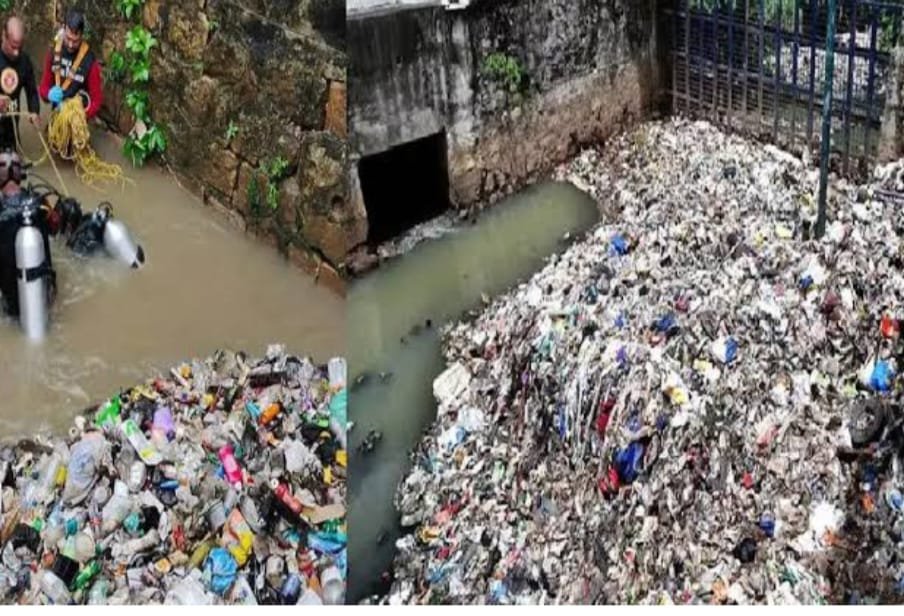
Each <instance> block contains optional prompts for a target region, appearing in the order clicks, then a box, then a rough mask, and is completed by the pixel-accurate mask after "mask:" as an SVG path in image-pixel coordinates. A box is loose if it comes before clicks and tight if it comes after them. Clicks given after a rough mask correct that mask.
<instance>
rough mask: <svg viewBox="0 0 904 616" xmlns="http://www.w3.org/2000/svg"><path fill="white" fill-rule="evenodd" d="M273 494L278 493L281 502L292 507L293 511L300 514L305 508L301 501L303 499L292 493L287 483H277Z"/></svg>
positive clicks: (277, 496)
mask: <svg viewBox="0 0 904 616" xmlns="http://www.w3.org/2000/svg"><path fill="white" fill-rule="evenodd" d="M274 482H275V480H274ZM273 494H275V495H276V498H278V499H279V501H280V502H281V503H283V504H284V505H285V506H286V507H288V508H289V509H291V510H292V512H293V513H296V514H299V513H301V510H302V509H303V508H304V505H303V504H302V503H301V501H300V500H298V499H297V498H295V497H294V496H293V495H292V493H291V492H290V491H289V488H288V486H286V485H285V484H282V483H277V484H276V486H275V487H274V488H273Z"/></svg>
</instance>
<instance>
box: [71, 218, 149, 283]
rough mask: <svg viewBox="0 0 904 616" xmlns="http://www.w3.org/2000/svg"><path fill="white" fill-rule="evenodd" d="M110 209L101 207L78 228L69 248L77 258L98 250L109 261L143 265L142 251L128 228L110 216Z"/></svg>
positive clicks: (136, 266)
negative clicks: (107, 256) (104, 254)
mask: <svg viewBox="0 0 904 616" xmlns="http://www.w3.org/2000/svg"><path fill="white" fill-rule="evenodd" d="M111 210H112V206H111V205H110V204H109V203H101V204H100V205H99V206H97V209H96V210H94V212H92V213H91V214H89V215H88V216H86V217H85V218H84V220H82V222H81V224H79V226H78V229H76V230H75V232H74V233H73V234H72V235H71V236H70V238H69V242H68V245H69V247H70V248H71V249H72V250H73V251H75V252H76V253H77V254H81V255H86V256H87V255H90V254H93V253H95V252H96V251H97V250H98V249H99V248H100V247H101V246H103V248H104V250H105V251H106V252H107V254H109V255H110V256H111V257H113V258H114V259H116V260H117V261H120V262H122V263H125V264H126V265H128V266H129V267H132V268H138V267H141V266H142V265H144V249H142V247H141V246H139V245H138V244H137V243H136V242H135V240H134V239H132V235H131V233H129V230H128V228H126V226H125V224H123V223H122V222H121V221H119V220H116V219H114V218H113V217H112V214H111Z"/></svg>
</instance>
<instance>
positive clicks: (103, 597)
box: [76, 578, 110, 605]
mask: <svg viewBox="0 0 904 616" xmlns="http://www.w3.org/2000/svg"><path fill="white" fill-rule="evenodd" d="M76 583H78V578H76ZM109 592H110V581H109V580H108V579H107V578H99V579H98V580H97V581H96V582H94V584H92V585H91V590H89V591H88V605H106V604H107V595H108V594H109Z"/></svg>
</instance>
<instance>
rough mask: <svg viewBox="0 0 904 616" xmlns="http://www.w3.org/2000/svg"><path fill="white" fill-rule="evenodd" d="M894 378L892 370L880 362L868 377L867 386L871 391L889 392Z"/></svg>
mask: <svg viewBox="0 0 904 616" xmlns="http://www.w3.org/2000/svg"><path fill="white" fill-rule="evenodd" d="M894 378H895V373H894V370H892V369H891V366H890V365H889V364H888V362H887V361H882V360H880V361H877V362H876V365H875V366H874V367H873V372H872V374H871V375H870V377H869V386H870V387H871V388H872V389H873V391H881V392H885V391H889V390H890V389H891V382H892V380H893V379H894Z"/></svg>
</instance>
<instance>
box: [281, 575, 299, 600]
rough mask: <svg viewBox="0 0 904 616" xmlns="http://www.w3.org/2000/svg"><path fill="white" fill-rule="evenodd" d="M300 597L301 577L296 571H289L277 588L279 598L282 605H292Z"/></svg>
mask: <svg viewBox="0 0 904 616" xmlns="http://www.w3.org/2000/svg"><path fill="white" fill-rule="evenodd" d="M300 598H301V578H300V577H299V576H298V574H297V573H290V574H289V575H287V576H286V579H285V580H284V581H283V584H282V588H280V589H279V599H280V602H281V603H282V604H283V605H293V604H295V603H297V602H298V599H300Z"/></svg>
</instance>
